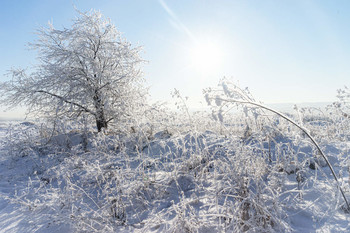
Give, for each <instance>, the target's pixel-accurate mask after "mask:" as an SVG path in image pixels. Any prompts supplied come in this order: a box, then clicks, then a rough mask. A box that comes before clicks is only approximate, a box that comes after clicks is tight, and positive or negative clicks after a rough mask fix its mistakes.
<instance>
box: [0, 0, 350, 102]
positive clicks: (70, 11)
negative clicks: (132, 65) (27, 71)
mask: <svg viewBox="0 0 350 233" xmlns="http://www.w3.org/2000/svg"><path fill="white" fill-rule="evenodd" d="M73 6H75V7H77V8H78V9H79V10H80V11H89V10H90V9H96V10H100V11H101V12H102V14H104V15H105V16H106V17H109V18H111V20H112V22H113V23H114V24H115V25H116V27H117V28H118V29H119V30H120V31H121V32H123V33H124V36H125V37H126V38H127V39H128V40H129V41H130V42H131V43H132V44H134V45H142V46H143V47H144V54H143V57H144V58H145V59H146V60H148V61H149V63H148V64H146V65H145V67H144V72H145V78H146V80H147V85H148V86H150V94H151V96H152V99H155V100H170V99H171V95H170V92H171V91H172V90H173V89H174V88H177V89H179V90H180V92H181V93H182V94H183V95H184V96H188V97H189V98H190V105H191V106H194V107H200V106H201V104H200V103H199V102H200V101H202V102H203V103H204V102H205V101H203V100H202V89H203V88H206V87H209V86H215V85H216V84H217V83H218V81H219V79H220V78H222V77H223V76H226V77H232V78H233V79H234V80H239V82H240V84H241V86H248V87H249V88H250V90H251V92H252V93H253V94H254V95H255V96H256V97H257V99H259V100H260V101H263V102H265V103H276V102H293V103H300V102H324V101H333V100H335V96H336V90H337V89H338V88H341V87H343V86H344V85H348V84H349V80H350V30H349V29H350V2H349V1H345V0H343V1H341V0H339V1H321V0H317V1H313V0H300V1H298V0H295V1H277V0H275V1H269V0H266V1H261V0H255V1H253V0H245V1H243V0H241V1H235V0H231V1H220V0H218V1H214V0H212V1H209V0H202V1H199V0H198V1H186V0H176V1H170V0H159V1H158V0H148V1H145V0H143V1H141V0H139V1H125V0H114V1H107V0H99V1H92V0H84V1H83V0H50V1H47V0H31V1H27V0H13V1H1V3H0V25H1V27H0V30H1V32H0V35H1V37H0V50H1V56H0V59H1V60H0V80H1V81H4V80H7V79H8V78H7V77H6V76H4V74H5V73H6V72H7V70H8V69H10V68H11V67H30V66H31V65H32V64H34V63H35V52H34V51H30V50H28V48H27V43H28V42H33V41H34V40H35V39H36V36H35V34H34V32H35V30H36V29H37V28H39V27H41V26H46V25H47V22H48V21H52V22H53V24H54V26H55V27H56V28H62V27H70V25H71V20H72V19H73V18H74V17H75V16H76V15H77V13H76V12H75V10H74V7H73ZM198 44H199V48H197V47H198V46H197V45H198ZM211 45H212V47H213V49H210V48H209V47H210V46H211ZM196 48H197V49H196ZM198 49H199V50H201V51H200V53H199V55H198V52H196V51H198ZM194 60H196V61H194Z"/></svg>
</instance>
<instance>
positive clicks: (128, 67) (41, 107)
mask: <svg viewBox="0 0 350 233" xmlns="http://www.w3.org/2000/svg"><path fill="white" fill-rule="evenodd" d="M37 34H38V37H39V38H38V40H37V41H36V42H35V43H32V44H30V46H31V48H33V49H34V50H37V51H38V61H39V62H38V65H37V66H35V67H33V70H34V71H33V72H31V73H30V74H29V75H28V74H26V72H25V71H24V70H23V69H13V70H11V71H10V75H11V76H12V80H11V81H8V82H3V83H1V84H0V94H1V97H0V98H1V101H2V103H3V104H5V105H8V106H9V107H14V106H25V107H28V110H29V111H28V113H39V114H41V115H45V114H55V115H57V116H68V117H70V118H77V117H80V116H81V115H82V114H88V115H90V116H92V117H93V118H94V119H95V120H96V127H97V129H98V131H101V129H102V128H107V126H108V123H109V122H110V121H112V120H117V119H118V118H119V117H121V116H123V115H124V116H125V115H128V114H131V113H130V111H131V109H132V108H133V107H135V103H136V102H137V100H141V99H142V97H143V95H144V94H145V89H143V88H142V85H141V81H142V78H141V75H142V72H141V70H140V64H141V63H143V60H142V59H141V58H140V56H139V54H140V51H141V47H132V46H131V44H130V43H129V42H127V41H126V40H125V39H124V38H123V37H122V36H121V33H120V32H119V31H117V29H116V28H115V26H114V25H113V24H112V23H111V22H110V20H109V19H105V18H104V17H103V16H102V15H101V14H100V13H99V12H96V11H92V12H90V13H80V12H79V17H77V18H76V19H75V20H74V21H73V25H72V27H71V28H64V29H63V30H58V29H55V28H54V27H53V25H52V24H49V26H48V27H47V28H41V29H39V30H38V31H37ZM135 101H136V102H135ZM138 103H141V102H138Z"/></svg>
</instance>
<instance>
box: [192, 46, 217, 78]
mask: <svg viewBox="0 0 350 233" xmlns="http://www.w3.org/2000/svg"><path fill="white" fill-rule="evenodd" d="M222 56H223V52H222V49H221V48H220V44H219V43H217V42H216V41H213V40H205V41H197V42H196V43H195V44H194V46H193V47H192V49H191V50H190V59H191V68H193V69H195V71H196V72H199V73H201V74H213V73H214V72H218V71H219V70H218V69H220V67H221V65H222V60H223V59H222Z"/></svg>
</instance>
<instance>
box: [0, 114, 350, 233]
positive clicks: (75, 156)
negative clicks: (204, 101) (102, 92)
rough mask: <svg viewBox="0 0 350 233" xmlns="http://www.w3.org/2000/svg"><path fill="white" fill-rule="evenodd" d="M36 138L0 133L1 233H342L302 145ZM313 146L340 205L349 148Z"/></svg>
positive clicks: (209, 134)
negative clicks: (320, 150)
mask: <svg viewBox="0 0 350 233" xmlns="http://www.w3.org/2000/svg"><path fill="white" fill-rule="evenodd" d="M243 129H244V127H243ZM39 131H40V129H39V127H37V125H35V124H34V123H29V122H19V121H1V122H0V171H1V172H0V232H4V233H5V232H6V233H7V232H77V231H82V232H94V231H96V232H237V231H248V232H288V231H290V232H348V231H350V215H349V214H348V213H347V212H346V211H344V210H343V208H342V207H341V206H342V205H344V200H343V199H342V197H341V195H340V192H339V190H338V189H337V184H336V183H335V182H334V180H333V178H332V176H331V174H330V170H329V168H328V167H327V166H325V164H324V163H323V162H322V161H317V157H315V158H313V154H314V153H315V151H314V149H313V147H312V146H311V145H310V144H309V143H308V142H307V140H306V139H303V138H300V137H299V136H296V137H295V138H291V137H288V136H283V135H275V137H274V138H273V140H269V141H267V140H265V139H262V136H261V135H255V136H254V134H253V135H249V136H248V137H246V138H243V137H242V136H240V135H238V134H237V135H231V136H230V137H228V136H227V135H226V136H225V135H220V134H218V133H217V132H213V131H208V130H207V131H203V132H199V131H198V132H181V133H172V132H168V131H159V132H155V133H153V134H151V135H147V137H145V136H144V135H143V136H142V134H139V135H131V136H130V135H126V136H124V137H122V136H120V135H115V134H111V133H110V134H106V135H105V134H96V133H93V132H90V133H87V134H86V135H85V137H87V138H85V139H84V136H83V134H81V133H80V132H77V131H71V132H68V133H66V134H61V135H57V136H54V137H51V140H50V141H45V140H43V139H42V138H43V137H42V136H40V135H38V134H36V133H37V132H39ZM140 135H141V136H140ZM242 135H244V134H242ZM40 140H42V141H40ZM84 140H86V141H84ZM298 140H299V141H298ZM321 145H322V148H323V149H324V151H325V152H326V154H327V155H328V156H329V159H330V162H331V163H332V165H333V166H334V169H335V171H336V174H337V175H338V176H339V177H340V183H341V185H342V187H343V189H344V191H345V193H346V196H347V197H348V198H349V197H350V195H349V173H348V172H349V171H348V168H347V166H348V164H347V162H348V159H347V157H348V154H347V153H348V151H349V150H348V147H350V144H349V143H348V142H347V141H337V140H328V139H326V138H324V140H322V141H321ZM315 166H316V170H315V169H314V167H315Z"/></svg>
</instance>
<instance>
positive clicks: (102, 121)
mask: <svg viewBox="0 0 350 233" xmlns="http://www.w3.org/2000/svg"><path fill="white" fill-rule="evenodd" d="M94 102H95V108H96V116H95V118H96V127H97V131H98V132H101V130H102V128H105V129H107V126H108V124H107V120H106V116H105V113H104V104H103V102H102V100H101V94H100V92H99V91H98V90H95V96H94Z"/></svg>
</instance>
